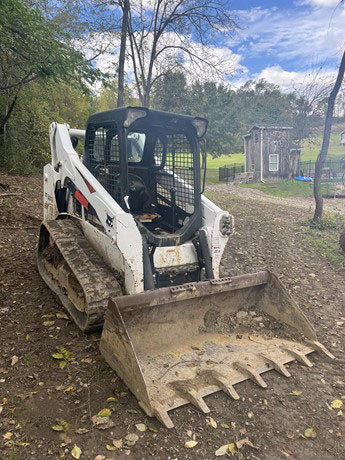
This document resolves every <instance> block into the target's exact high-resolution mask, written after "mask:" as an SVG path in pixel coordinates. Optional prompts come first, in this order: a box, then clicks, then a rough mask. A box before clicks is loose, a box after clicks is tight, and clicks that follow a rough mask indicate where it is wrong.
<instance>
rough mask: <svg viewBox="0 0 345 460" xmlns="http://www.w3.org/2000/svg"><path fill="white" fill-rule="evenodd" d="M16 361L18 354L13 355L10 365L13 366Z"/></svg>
mask: <svg viewBox="0 0 345 460" xmlns="http://www.w3.org/2000/svg"><path fill="white" fill-rule="evenodd" d="M18 361H19V358H18V356H16V355H13V356H12V359H11V366H14V365H15V364H17V362H18Z"/></svg>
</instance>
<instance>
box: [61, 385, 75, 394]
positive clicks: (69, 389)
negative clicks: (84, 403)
mask: <svg viewBox="0 0 345 460" xmlns="http://www.w3.org/2000/svg"><path fill="white" fill-rule="evenodd" d="M72 390H74V386H73V385H69V386H68V387H66V388H65V389H64V390H63V391H64V393H68V392H69V391H72Z"/></svg>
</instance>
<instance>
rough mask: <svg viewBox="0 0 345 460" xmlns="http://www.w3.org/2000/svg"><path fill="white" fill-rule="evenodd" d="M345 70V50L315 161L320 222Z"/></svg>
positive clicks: (317, 216) (315, 181)
mask: <svg viewBox="0 0 345 460" xmlns="http://www.w3.org/2000/svg"><path fill="white" fill-rule="evenodd" d="M344 72H345V51H344V54H343V57H342V59H341V62H340V66H339V71H338V76H337V79H336V81H335V84H334V87H333V89H332V91H331V94H330V96H329V99H328V105H327V113H326V120H325V128H324V131H323V139H322V146H321V150H320V153H319V155H318V157H317V160H316V163H315V176H314V198H315V212H314V218H313V220H314V222H318V221H320V220H321V219H322V211H323V198H322V193H321V176H322V170H323V167H324V164H325V160H326V157H327V153H328V147H329V141H330V137H331V129H332V119H333V112H334V105H335V101H336V98H337V95H338V92H339V89H340V87H341V83H342V81H343V78H344Z"/></svg>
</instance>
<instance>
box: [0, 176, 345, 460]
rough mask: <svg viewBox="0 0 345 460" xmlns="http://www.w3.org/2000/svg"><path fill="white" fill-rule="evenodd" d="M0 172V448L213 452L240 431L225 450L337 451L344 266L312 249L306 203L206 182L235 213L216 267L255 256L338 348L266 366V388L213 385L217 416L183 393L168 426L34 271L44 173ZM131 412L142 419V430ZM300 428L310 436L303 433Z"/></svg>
mask: <svg viewBox="0 0 345 460" xmlns="http://www.w3.org/2000/svg"><path fill="white" fill-rule="evenodd" d="M0 183H2V184H8V185H9V186H10V187H9V189H8V190H0V195H1V194H3V193H15V194H18V195H15V196H8V197H1V198H0V327H1V332H0V343H1V354H0V439H1V441H0V458H3V459H8V460H26V459H35V460H37V459H38V458H52V459H59V458H66V459H72V458H73V457H72V455H71V452H72V450H73V447H74V446H75V445H77V446H78V447H79V448H80V449H81V451H82V454H81V457H80V458H81V459H82V460H83V459H85V460H89V459H90V460H93V459H94V458H95V457H96V456H97V455H100V456H101V457H99V458H100V459H104V458H113V459H124V458H132V459H150V458H155V459H166V460H168V459H170V460H172V459H178V460H180V459H181V460H182V459H213V458H215V451H216V450H217V449H218V448H219V447H221V446H222V445H225V444H228V443H233V442H238V441H240V440H243V439H245V438H248V439H249V440H250V441H251V443H252V446H249V445H243V446H242V447H241V448H240V449H237V448H235V453H234V454H233V458H235V459H260V460H266V459H267V460H279V459H287V458H291V459H299V460H309V459H310V460H314V459H323V460H328V459H342V458H344V452H345V422H344V416H345V411H344V415H342V413H341V408H338V409H332V407H331V403H332V401H334V400H339V401H341V403H342V402H343V403H344V404H345V399H344V398H345V358H344V350H345V337H344V332H345V268H344V265H342V264H339V263H338V264H332V263H330V262H329V261H328V259H326V258H324V257H322V256H321V255H320V254H319V253H316V252H315V251H314V250H313V249H312V248H311V247H310V246H308V243H307V242H306V240H305V239H303V238H302V235H301V233H300V232H299V231H298V228H297V229H296V222H298V221H301V220H305V219H306V217H308V212H309V211H308V206H305V205H303V206H300V205H296V204H295V203H292V202H291V203H290V202H285V201H284V203H282V202H279V200H276V199H274V198H273V199H272V198H269V199H264V198H262V197H261V196H258V195H256V196H249V195H248V194H247V195H246V196H244V194H243V193H242V192H241V193H240V194H236V193H234V192H230V193H229V190H228V189H224V188H223V186H214V187H211V188H210V190H209V192H208V193H209V194H210V195H211V196H212V197H213V198H214V199H215V200H217V202H218V203H219V205H220V206H222V207H224V208H226V209H229V210H230V211H231V212H232V213H233V214H234V216H235V218H236V234H235V235H234V236H233V237H232V239H231V241H230V242H229V245H228V247H227V249H226V254H225V257H224V260H223V275H235V274H239V273H243V272H245V273H246V272H247V273H248V272H253V271H256V270H258V269H262V268H269V269H271V270H273V271H274V272H275V273H277V274H278V276H279V277H281V279H282V281H283V282H284V284H285V286H286V287H287V288H288V289H289V291H290V292H291V293H292V294H293V296H294V298H295V299H296V300H297V302H298V303H299V305H300V306H301V307H302V309H303V311H304V312H305V313H306V315H307V316H308V318H309V319H310V320H311V321H312V323H313V324H314V325H315V328H316V330H317V334H318V337H319V340H320V341H322V342H323V343H324V344H325V345H327V347H328V348H329V349H330V350H331V351H332V353H333V354H334V355H335V356H336V360H335V361H331V360H328V359H326V358H323V357H320V356H318V355H317V354H315V353H314V354H313V355H312V356H311V360H312V361H313V362H314V363H315V366H313V367H312V368H306V367H304V366H302V365H301V364H297V363H292V364H291V365H290V366H289V371H290V373H291V374H292V376H291V377H290V378H289V379H287V378H284V377H282V376H280V375H279V374H277V373H276V372H270V373H268V374H266V376H265V380H266V381H267V383H268V388H267V389H261V388H259V387H257V386H255V384H254V383H252V382H250V381H247V382H244V383H242V384H239V385H237V386H236V389H237V391H238V393H239V394H240V396H241V399H240V400H239V401H233V400H230V398H229V397H227V396H226V395H225V394H224V393H222V392H219V393H217V394H213V395H212V396H210V397H208V398H207V404H208V406H209V407H210V408H211V414H210V415H211V417H212V418H213V420H214V421H215V422H216V423H217V427H216V428H214V426H215V424H214V423H210V420H209V418H208V417H207V416H206V415H204V414H202V413H200V412H198V411H197V410H196V409H194V408H193V407H191V406H190V405H189V406H184V407H182V408H179V409H177V410H176V411H174V412H173V413H172V414H171V415H172V418H173V421H174V423H175V428H174V429H171V430H167V429H164V428H162V427H161V426H160V424H159V423H158V422H157V421H156V420H154V419H149V418H148V417H146V416H145V414H144V413H143V412H142V411H141V410H140V409H139V407H138V405H137V402H136V400H135V398H134V397H133V396H132V395H131V394H130V393H129V391H128V390H127V388H126V387H125V386H124V385H123V384H122V382H121V381H120V380H119V379H118V378H117V377H116V374H115V373H114V372H113V371H112V370H111V369H110V368H109V367H108V366H107V364H106V363H105V361H104V360H103V359H102V357H101V356H100V354H99V351H98V341H99V335H97V334H92V335H84V334H82V333H81V332H79V331H78V330H77V328H76V327H75V326H74V324H72V323H71V322H70V321H69V320H68V319H66V317H65V315H63V308H62V306H61V305H60V304H59V301H58V300H57V298H56V297H55V296H54V295H53V294H52V293H51V292H50V291H49V290H48V288H47V287H46V286H45V284H44V283H43V281H42V280H41V278H40V277H39V274H38V272H37V269H36V264H35V251H36V245H37V231H38V227H39V223H40V219H41V209H42V200H41V178H39V177H29V178H26V177H14V176H5V175H0ZM61 347H64V349H65V350H66V351H67V352H68V353H70V354H68V356H69V357H70V358H71V359H70V360H69V359H67V365H66V366H65V367H64V368H63V369H61V368H60V367H59V361H58V360H56V359H54V358H53V357H52V355H53V354H54V353H56V352H57V349H59V350H60V351H61ZM109 398H110V399H109ZM338 404H339V403H338ZM340 405H341V404H340ZM103 408H110V409H111V410H112V414H111V421H112V425H113V426H112V427H111V428H109V429H107V430H99V429H96V428H94V427H93V426H92V423H91V417H92V416H94V415H95V414H97V413H98V412H99V411H100V410H101V409H103ZM343 409H344V407H343ZM137 424H145V426H146V428H147V430H146V431H144V432H142V431H139V430H138V428H137V427H136V425H137ZM212 424H213V426H212ZM53 426H55V427H56V426H60V427H61V426H62V428H63V431H55V430H54V429H52V427H53ZM141 428H142V427H141ZM308 428H312V429H313V430H312V431H310V430H309V431H307V433H309V434H310V433H311V434H312V436H313V437H309V438H305V437H303V436H302V435H303V434H304V433H305V430H306V429H308ZM129 433H134V434H136V435H137V436H138V437H139V438H138V440H137V442H135V444H134V445H133V447H131V448H122V449H119V450H117V451H109V450H107V448H106V446H107V445H108V446H111V445H112V441H113V440H120V439H122V440H125V437H126V436H127V435H128V434H129ZM134 438H135V437H134ZM191 439H195V441H197V444H196V445H195V447H193V448H190V449H187V448H186V447H185V442H186V441H188V440H191ZM253 446H254V447H253ZM74 452H76V449H75V450H74ZM229 455H230V454H229Z"/></svg>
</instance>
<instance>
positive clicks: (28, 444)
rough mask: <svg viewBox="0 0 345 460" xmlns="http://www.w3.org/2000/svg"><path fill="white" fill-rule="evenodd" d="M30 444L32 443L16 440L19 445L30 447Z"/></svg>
mask: <svg viewBox="0 0 345 460" xmlns="http://www.w3.org/2000/svg"><path fill="white" fill-rule="evenodd" d="M30 444H31V443H30V442H22V441H18V442H16V444H15V445H16V446H18V447H28V446H30Z"/></svg>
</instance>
